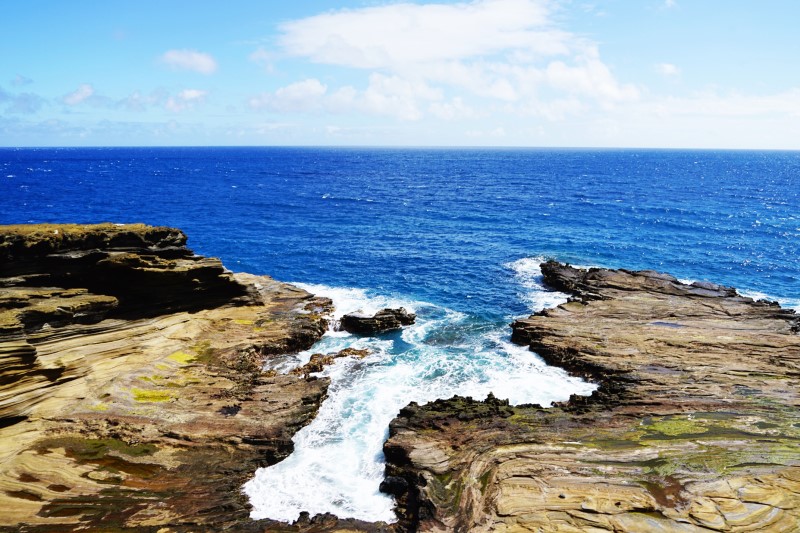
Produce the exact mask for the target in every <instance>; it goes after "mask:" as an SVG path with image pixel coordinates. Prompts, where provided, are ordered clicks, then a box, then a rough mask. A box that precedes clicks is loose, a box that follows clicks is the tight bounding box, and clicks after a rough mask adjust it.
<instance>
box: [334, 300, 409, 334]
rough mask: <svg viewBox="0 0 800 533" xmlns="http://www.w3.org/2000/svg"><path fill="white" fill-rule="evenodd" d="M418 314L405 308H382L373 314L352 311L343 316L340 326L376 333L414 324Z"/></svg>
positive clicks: (357, 331)
mask: <svg viewBox="0 0 800 533" xmlns="http://www.w3.org/2000/svg"><path fill="white" fill-rule="evenodd" d="M416 319H417V315H415V314H414V313H409V312H408V311H406V310H405V308H403V307H400V308H397V309H381V310H380V311H378V312H377V313H375V315H373V316H367V315H361V314H356V313H351V314H348V315H344V316H343V317H342V321H341V325H340V327H341V328H342V329H343V330H345V331H349V332H350V333H356V334H359V335H375V334H377V333H383V332H385V331H391V330H395V329H400V328H402V327H403V326H408V325H409V324H413V323H414V321H415V320H416Z"/></svg>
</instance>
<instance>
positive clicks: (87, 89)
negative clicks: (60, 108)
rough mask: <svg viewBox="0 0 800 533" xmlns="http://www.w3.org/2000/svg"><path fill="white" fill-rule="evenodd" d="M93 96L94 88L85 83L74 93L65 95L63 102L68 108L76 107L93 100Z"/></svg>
mask: <svg viewBox="0 0 800 533" xmlns="http://www.w3.org/2000/svg"><path fill="white" fill-rule="evenodd" d="M92 95H94V87H92V86H91V85H90V84H88V83H84V84H82V85H81V86H80V87H78V88H77V89H76V90H74V91H73V92H71V93H69V94H67V95H65V96H64V98H62V99H61V101H62V102H64V103H65V104H67V105H68V106H76V105H78V104H81V103H83V102H85V101H86V100H87V99H89V98H91V97H92Z"/></svg>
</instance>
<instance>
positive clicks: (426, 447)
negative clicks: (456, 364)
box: [384, 263, 800, 532]
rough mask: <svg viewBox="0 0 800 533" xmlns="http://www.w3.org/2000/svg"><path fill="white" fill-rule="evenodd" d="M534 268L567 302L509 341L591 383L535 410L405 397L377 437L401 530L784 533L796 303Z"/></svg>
mask: <svg viewBox="0 0 800 533" xmlns="http://www.w3.org/2000/svg"><path fill="white" fill-rule="evenodd" d="M542 271H543V273H544V276H545V281H546V283H547V284H548V285H550V286H551V287H554V288H558V289H560V290H564V291H567V292H570V293H572V294H573V295H574V296H573V298H572V299H571V300H570V301H569V302H568V303H566V304H563V305H561V306H558V307H557V308H555V309H550V310H546V311H544V312H542V313H538V314H536V315H534V316H531V317H530V318H527V319H523V320H518V321H517V322H515V323H514V324H513V331H514V333H513V339H514V340H515V341H517V342H518V343H521V344H527V345H529V346H530V347H531V349H532V350H534V351H535V352H536V353H538V354H539V355H540V356H541V357H542V358H544V359H545V360H546V361H547V362H548V363H549V364H553V365H557V366H561V367H563V368H566V369H567V370H568V371H570V372H571V373H573V374H576V375H580V376H583V377H585V378H587V379H590V380H592V381H594V382H596V383H597V384H598V389H597V390H596V391H595V392H594V393H593V394H592V395H591V396H590V397H573V398H572V399H571V400H570V401H569V402H565V403H563V404H558V405H556V406H554V407H551V408H549V409H545V408H542V407H540V406H536V405H529V406H517V407H512V406H509V405H507V403H505V402H503V401H500V400H496V399H494V398H490V399H488V400H487V401H485V402H479V401H475V400H472V399H469V398H457V397H456V398H452V399H450V400H440V401H437V402H433V403H431V404H428V405H425V406H418V405H415V404H411V405H410V406H408V407H407V408H405V409H403V410H402V411H401V413H400V414H399V416H398V417H397V418H396V419H395V420H394V421H393V422H392V425H391V428H390V438H389V440H388V441H387V443H386V445H385V448H384V451H385V454H386V458H387V463H388V464H387V483H385V484H384V490H386V491H387V492H391V493H394V494H395V495H396V497H397V500H398V511H399V513H400V514H401V523H400V527H401V528H404V529H406V530H409V531H411V530H419V531H541V532H545V531H598V532H599V531H632V532H633V531H637V532H638V531H687V532H690V531H691V532H694V531H697V532H699V531H796V530H797V527H798V526H797V525H798V524H800V446H798V442H800V414H798V413H800V411H798V403H799V402H800V400H798V398H799V397H800V396H799V395H798V392H800V388H799V386H800V379H799V378H800V372H799V370H800V335H798V333H797V330H798V318H797V315H795V314H794V312H792V311H790V310H785V309H781V308H780V307H779V306H778V305H777V304H774V303H770V302H760V301H753V300H752V299H750V298H744V297H741V296H739V295H738V294H737V293H736V291H735V290H733V289H731V288H728V287H722V286H719V285H715V284H710V283H693V284H685V283H681V282H679V281H678V280H676V279H675V278H673V277H671V276H668V275H664V274H659V273H655V272H650V271H644V272H631V271H625V270H605V269H591V270H582V269H576V268H572V267H569V266H567V265H561V264H557V263H547V264H544V265H542ZM532 356H533V354H532ZM533 379H535V378H533V377H532V383H531V386H535V382H534V381H533Z"/></svg>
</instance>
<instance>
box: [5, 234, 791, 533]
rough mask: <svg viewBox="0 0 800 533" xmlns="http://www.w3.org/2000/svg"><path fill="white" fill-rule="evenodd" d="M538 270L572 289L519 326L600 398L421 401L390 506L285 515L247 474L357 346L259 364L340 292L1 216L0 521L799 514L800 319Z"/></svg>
mask: <svg viewBox="0 0 800 533" xmlns="http://www.w3.org/2000/svg"><path fill="white" fill-rule="evenodd" d="M542 272H543V274H544V277H545V282H546V283H547V284H548V285H549V286H551V287H553V288H555V289H558V290H562V291H564V292H567V293H570V294H571V295H572V297H571V299H570V301H569V302H568V303H566V304H563V305H561V306H559V307H557V308H554V309H550V310H546V311H543V312H541V313H538V314H536V315H534V316H531V317H529V318H527V319H522V320H518V321H516V322H515V323H514V324H513V325H512V331H513V333H512V339H513V340H514V341H515V342H517V343H519V344H522V345H527V346H529V347H530V348H531V350H533V351H535V352H536V353H537V354H539V356H540V357H542V358H543V359H545V360H546V361H547V362H548V363H549V364H552V365H556V366H560V367H562V368H564V369H566V370H567V371H568V372H570V373H572V374H574V375H579V376H582V377H584V378H586V379H589V380H591V381H592V382H594V383H596V384H597V385H598V388H597V390H596V391H595V392H594V393H593V394H592V395H591V396H589V397H579V396H573V397H572V398H571V399H570V401H568V402H564V403H561V404H558V405H555V406H553V407H550V408H542V407H541V406H538V405H523V406H510V405H508V402H506V401H504V400H502V399H497V398H494V397H493V396H490V397H489V398H487V399H486V400H483V401H478V400H474V399H471V398H460V397H454V398H451V399H447V400H437V401H435V402H432V403H430V404H426V405H422V406H420V405H416V404H413V403H412V404H410V405H408V406H407V407H405V408H404V409H402V410H401V411H400V413H399V414H398V416H397V417H396V418H395V420H394V421H393V422H392V423H391V426H390V435H389V439H388V440H387V441H386V443H385V446H384V452H385V456H386V460H387V466H386V479H385V480H384V482H383V484H382V485H381V490H383V491H384V492H387V493H389V494H392V495H393V496H394V497H395V498H396V501H397V513H398V518H399V521H398V522H397V523H396V524H392V525H387V524H370V523H364V522H359V521H355V520H340V519H338V518H336V517H335V516H333V515H319V516H316V517H309V516H305V515H303V516H301V517H300V519H299V520H298V521H297V522H295V523H294V524H285V523H279V522H274V521H269V520H261V521H253V520H250V518H249V504H248V502H247V501H246V498H245V497H244V496H243V495H242V493H241V491H240V489H241V486H242V484H243V483H244V482H245V481H247V480H248V479H249V478H250V477H251V476H252V475H253V473H254V472H255V470H256V469H257V468H259V467H262V466H268V465H271V464H275V463H276V462H278V461H280V460H282V459H283V458H285V457H286V456H288V454H289V453H291V451H292V441H291V437H292V435H293V434H294V433H295V432H296V431H298V430H299V429H300V428H302V427H303V426H304V425H306V424H307V423H309V422H310V421H311V420H312V419H313V417H314V416H315V414H316V412H317V410H318V408H319V405H320V403H321V402H322V400H323V399H324V398H325V394H326V391H327V388H328V384H329V382H328V380H327V379H325V378H316V377H314V376H313V374H314V373H315V372H318V371H319V370H320V369H321V368H322V367H323V366H324V365H325V364H329V363H330V362H331V361H333V360H334V359H335V358H336V357H363V356H364V355H365V353H364V352H360V351H357V350H351V351H347V350H345V351H343V352H340V353H337V354H325V355H322V354H320V355H318V356H315V357H313V358H312V360H311V361H310V362H309V363H308V365H306V366H305V367H301V368H299V369H297V370H296V371H294V372H292V373H289V374H286V375H275V374H274V373H270V372H264V371H263V368H264V364H265V363H266V362H267V361H268V360H269V358H270V357H271V356H274V355H280V354H286V353H291V352H293V351H298V350H303V349H307V348H309V347H310V346H311V345H313V344H314V343H315V342H316V341H317V340H318V339H319V338H320V337H321V336H322V334H323V333H324V331H325V330H326V328H327V319H326V316H327V315H328V314H329V313H330V311H331V302H330V301H329V300H327V299H324V298H318V297H315V296H313V295H311V294H308V293H307V292H305V291H303V290H301V289H298V288H296V287H294V286H291V285H288V284H284V283H280V282H277V281H275V280H272V279H271V278H268V277H262V276H250V275H246V274H232V273H230V272H228V271H227V270H225V269H224V267H223V266H222V264H221V263H220V262H219V260H217V259H213V258H205V257H200V256H197V255H195V254H194V253H192V252H191V250H189V249H188V248H187V247H186V236H185V235H184V234H183V233H181V232H180V231H178V230H175V229H172V228H154V227H150V226H144V225H138V224H136V225H114V224H104V225H94V226H81V225H34V226H4V227H0V464H2V470H0V530H9V531H42V532H43V531H78V530H90V531H91V530H102V531H153V532H156V531H160V532H167V531H175V532H182V531H198V530H230V531H251V532H256V531H285V532H300V531H307V532H322V531H397V532H400V531H459V532H467V531H542V532H544V531H687V532H693V531H698V532H699V531H796V530H797V524H798V523H800V414H798V412H800V411H798V403H800V397H798V384H800V335H798V329H800V321H799V320H798V317H797V315H796V314H794V313H793V312H792V311H788V310H785V309H781V308H780V307H779V306H777V304H774V303H770V302H755V301H753V300H752V299H749V298H743V297H741V296H739V295H738V294H737V293H736V291H735V290H734V289H731V288H728V287H721V286H718V285H714V284H710V283H694V284H686V283H681V282H679V281H678V280H676V279H675V278H673V277H671V276H668V275H666V274H660V273H656V272H650V271H644V272H631V271H626V270H605V269H590V270H582V269H576V268H573V267H570V266H568V265H563V264H559V263H554V262H548V263H545V264H543V265H542ZM400 311H402V310H395V311H394V312H395V313H396V314H400V315H402V313H400ZM356 318H358V319H359V320H360V321H361V322H364V321H367V322H369V324H368V325H369V327H373V324H372V322H375V325H377V326H380V328H389V329H392V328H395V327H399V326H401V325H402V323H403V322H402V321H400V322H398V324H395V323H394V322H393V321H388V322H387V321H386V320H383V321H382V319H383V318H384V317H383V315H380V316H377V315H376V317H356ZM402 318H403V320H406V318H405V315H402ZM379 319H380V320H379ZM398 320H399V319H398ZM370 321H371V322H370ZM383 322H387V323H386V324H384V323H383ZM389 322H391V323H389ZM387 324H388V325H387ZM357 327H359V328H361V327H363V326H361V325H359V326H357ZM380 328H379V329H378V330H380ZM532 356H533V355H532ZM532 386H535V383H533V382H532Z"/></svg>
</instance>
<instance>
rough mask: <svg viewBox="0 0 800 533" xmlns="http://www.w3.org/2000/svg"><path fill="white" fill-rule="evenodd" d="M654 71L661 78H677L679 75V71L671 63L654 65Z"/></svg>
mask: <svg viewBox="0 0 800 533" xmlns="http://www.w3.org/2000/svg"><path fill="white" fill-rule="evenodd" d="M656 71H658V73H659V74H661V75H662V76H678V75H680V73H681V69H679V68H678V67H677V66H675V65H673V64H672V63H659V64H657V65H656Z"/></svg>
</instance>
